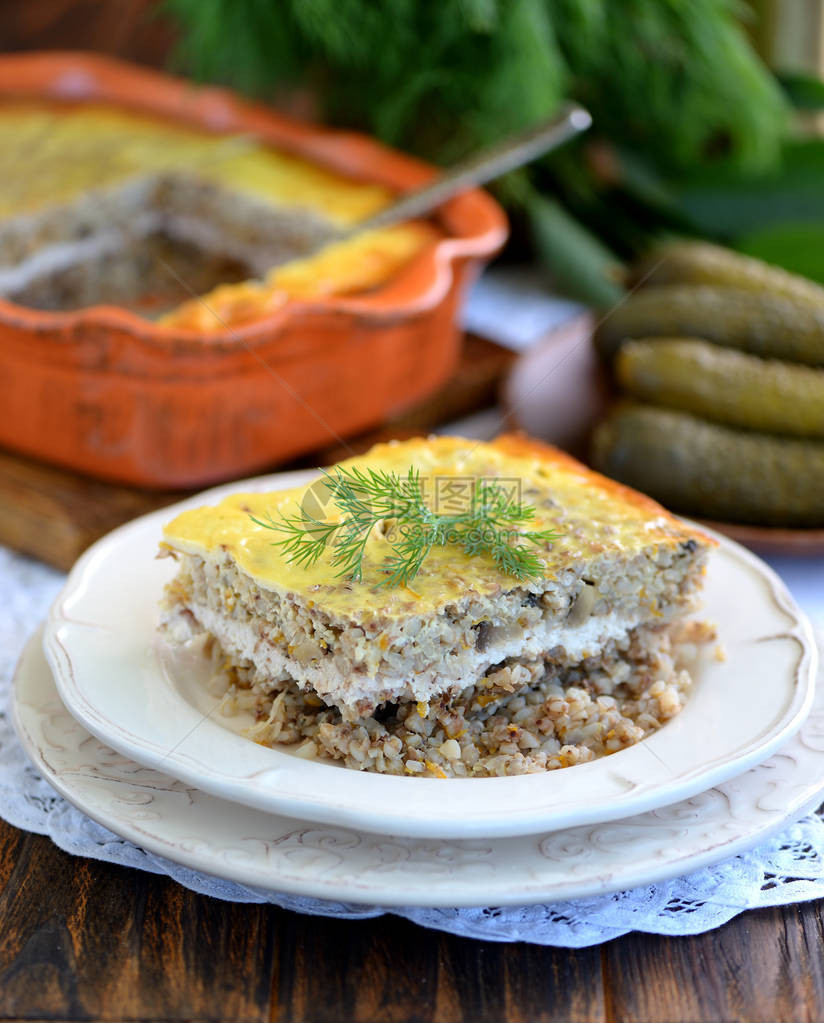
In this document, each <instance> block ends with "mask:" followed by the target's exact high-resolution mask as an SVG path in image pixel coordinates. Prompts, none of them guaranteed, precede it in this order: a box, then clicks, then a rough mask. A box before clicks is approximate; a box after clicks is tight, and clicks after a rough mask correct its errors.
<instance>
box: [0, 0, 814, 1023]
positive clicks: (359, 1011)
mask: <svg viewBox="0 0 824 1023" xmlns="http://www.w3.org/2000/svg"><path fill="white" fill-rule="evenodd" d="M272 2H274V0H272ZM151 7H152V4H151V2H150V0H3V3H2V5H0V40H1V41H2V42H1V43H0V45H2V47H3V48H4V49H5V50H12V49H34V48H66V49H68V48H83V49H98V50H105V51H107V52H110V53H115V54H117V55H118V56H122V57H125V58H130V59H136V60H142V61H145V62H149V63H156V64H157V63H162V62H163V60H164V58H165V53H166V49H167V47H168V44H169V41H170V39H171V33H170V31H169V29H168V26H166V25H164V24H163V22H162V20H159V19H153V18H149V17H148V16H147V15H148V13H149V11H150V9H151ZM14 471H15V472H17V471H18V469H17V468H15V469H14ZM15 479H18V477H17V476H15ZM18 481H19V479H18ZM26 488H27V493H29V494H33V495H34V496H35V497H36V493H37V487H36V484H35V483H33V482H32V481H31V480H30V479H29V478H28V476H27V477H26ZM32 499H34V497H33V498H32ZM823 938H824V935H822V920H821V907H820V904H819V903H813V904H808V905H801V906H790V907H788V908H785V909H775V910H760V911H757V912H751V913H747V914H744V915H743V916H740V917H738V918H737V919H736V920H733V921H731V922H730V923H729V924H727V925H726V926H725V927H722V928H720V929H719V930H718V931H715V932H712V933H709V934H706V935H701V936H698V937H692V938H660V937H654V936H647V935H640V934H631V935H627V936H625V937H623V938H618V939H616V940H613V941H610V942H608V943H606V944H604V945H601V946H599V947H595V948H589V949H583V950H581V951H571V950H565V949H553V948H541V947H539V946H534V945H527V944H518V945H512V944H497V943H493V942H481V941H475V940H471V939H464V938H457V937H452V936H449V935H445V934H441V933H439V932H435V931H427V930H424V929H421V928H418V927H417V926H415V925H413V924H410V923H408V922H406V921H404V920H401V919H398V918H396V917H392V916H387V917H381V918H378V919H374V920H364V921H357V922H352V921H336V920H328V919H324V918H319V917H309V916H300V915H298V914H296V913H291V912H286V911H284V910H281V909H277V908H274V907H271V906H258V905H234V904H229V903H225V902H219V901H217V900H215V899H211V898H206V897H204V896H201V895H196V894H194V893H193V892H190V891H188V890H186V889H184V888H181V887H179V886H178V885H177V884H175V883H174V882H172V881H170V880H169V879H167V878H163V877H156V876H153V875H150V874H144V873H140V872H138V871H135V870H130V869H126V868H122V867H114V866H109V865H106V864H100V863H97V862H93V861H89V860H83V859H78V858H74V857H71V856H68V855H66V854H65V853H63V852H61V851H60V850H59V849H57V848H56V847H55V846H54V845H52V843H51V842H50V841H49V840H48V839H46V838H43V837H41V836H37V835H30V834H26V833H25V832H22V831H18V830H16V829H15V828H12V827H10V826H9V825H7V824H5V823H3V822H2V821H0V1019H3V1020H5V1019H26V1020H28V1019H47V1020H96V1019H103V1020H187V1021H199V1020H226V1021H238V1023H240V1021H247V1020H248V1021H257V1020H260V1021H264V1020H272V1021H287V1020H288V1021H307V1023H308V1021H313V1023H321V1021H328V1023H342V1021H348V1020H357V1021H364V1023H366V1021H376V1023H377V1021H380V1023H395V1021H420V1023H424V1021H429V1020H433V1021H438V1023H451V1021H467V1023H486V1021H506V1023H538V1021H541V1020H561V1021H564V1020H586V1021H590V1020H591V1021H602V1020H603V1021H619V1020H641V1021H653V1020H656V1021H657V1020H660V1021H671V1020H673V1021H674V1020H679V1021H681V1020H683V1021H693V1020H706V1021H708V1023H715V1021H717V1020H759V1021H760V1020H763V1021H765V1023H767V1021H769V1023H772V1021H778V1020H780V1021H784V1020H817V1019H821V1018H824V954H823V952H824V940H822V939H823Z"/></svg>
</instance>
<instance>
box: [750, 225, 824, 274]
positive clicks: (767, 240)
mask: <svg viewBox="0 0 824 1023" xmlns="http://www.w3.org/2000/svg"><path fill="white" fill-rule="evenodd" d="M736 248H737V249H739V250H740V251H741V252H744V253H746V254H747V255H748V256H755V257H756V258H758V259H763V260H764V261H765V262H767V263H774V264H775V265H776V266H783V267H784V269H785V270H790V271H791V272H792V273H797V274H802V275H803V276H804V277H810V278H811V279H812V280H814V281H818V282H819V283H820V284H824V219H821V220H818V221H813V222H804V223H796V224H777V225H776V226H774V227H766V228H764V229H763V230H761V231H753V232H752V233H751V234H748V235H745V236H744V237H742V238H739V239H738V241H737V242H736Z"/></svg>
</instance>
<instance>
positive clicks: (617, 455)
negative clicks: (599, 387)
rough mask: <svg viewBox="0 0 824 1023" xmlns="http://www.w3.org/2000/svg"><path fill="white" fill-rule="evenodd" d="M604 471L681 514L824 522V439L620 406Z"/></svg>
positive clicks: (605, 436) (602, 457)
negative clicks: (774, 434) (748, 429)
mask: <svg viewBox="0 0 824 1023" xmlns="http://www.w3.org/2000/svg"><path fill="white" fill-rule="evenodd" d="M593 461H594V464H595V466H596V468H598V469H600V470H601V472H604V473H606V474H607V475H608V476H613V477H614V478H615V479H618V480H620V481H621V482H622V483H627V484H629V486H632V487H635V488H636V489H638V490H643V491H645V492H646V493H648V494H650V495H651V496H652V497H654V498H656V499H657V500H659V501H661V503H662V504H665V505H667V506H668V507H670V508H672V509H673V510H674V511H680V512H684V513H685V514H690V515H700V516H705V517H707V518H717V519H726V520H727V521H730V522H747V523H758V524H761V525H770V526H782V525H783V526H821V525H824V442H821V441H815V440H797V439H795V438H781V437H771V436H769V435H767V434H762V433H747V432H744V431H741V430H733V429H731V428H729V427H726V426H716V425H715V424H712V423H707V422H705V421H704V420H702V419H698V418H696V417H695V416H691V415H688V414H687V413H686V412H673V411H671V410H669V409H660V408H656V407H654V406H651V405H635V404H625V405H619V406H618V407H616V408H615V409H614V410H613V411H612V413H611V414H610V415H609V416H608V418H607V419H606V420H604V422H602V423H601V424H600V425H599V426H598V428H597V429H596V432H595V438H594V445H593Z"/></svg>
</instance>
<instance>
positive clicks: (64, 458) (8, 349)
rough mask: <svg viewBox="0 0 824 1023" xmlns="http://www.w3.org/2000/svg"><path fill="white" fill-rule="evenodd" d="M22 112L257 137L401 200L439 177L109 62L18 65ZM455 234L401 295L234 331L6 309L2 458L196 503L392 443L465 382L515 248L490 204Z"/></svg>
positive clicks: (9, 70) (0, 379)
mask: <svg viewBox="0 0 824 1023" xmlns="http://www.w3.org/2000/svg"><path fill="white" fill-rule="evenodd" d="M18 99H25V100H36V101H46V102H49V103H54V102H58V103H59V102H70V103H72V104H77V103H85V102H91V103H105V104H108V105H112V106H115V107H119V108H122V109H124V110H128V111H131V112H138V113H142V114H148V115H151V116H155V117H161V118H163V119H164V120H166V121H172V122H175V123H179V124H184V125H190V126H197V127H199V128H201V129H206V130H208V131H211V132H215V133H220V134H222V133H227V134H236V133H244V134H250V135H253V136H254V137H255V138H258V139H260V140H261V141H262V142H264V143H266V144H270V145H273V146H274V147H276V148H278V149H280V150H283V151H285V152H287V153H293V154H296V155H298V156H300V157H302V158H304V159H309V160H311V161H312V162H315V163H317V164H320V165H321V166H324V167H326V168H329V169H332V170H334V171H336V172H338V173H342V174H345V175H347V176H349V177H352V178H355V179H360V180H363V181H368V182H372V183H376V184H380V185H382V186H384V187H387V188H390V189H392V190H393V191H398V192H403V191H405V190H408V189H411V188H414V187H416V186H418V185H420V184H422V183H423V182H425V181H426V180H427V179H428V178H430V177H431V176H432V175H433V173H434V170H433V168H431V167H429V166H427V165H425V164H422V163H420V162H419V161H417V160H414V159H412V158H410V157H408V156H405V155H402V154H401V153H398V152H395V151H393V150H390V149H387V148H386V147H384V146H382V145H380V144H379V143H377V142H376V141H374V140H373V139H370V138H367V137H365V136H362V135H357V134H351V133H343V132H336V131H330V130H327V129H322V128H318V127H315V126H312V125H308V124H303V123H298V122H295V121H292V120H289V119H287V118H285V117H282V116H280V115H277V114H274V113H273V112H272V111H270V110H268V109H266V108H264V107H262V106H260V105H256V104H252V103H249V102H245V101H243V100H241V99H240V98H238V97H237V96H235V95H234V94H232V93H231V92H229V91H226V90H223V89H216V88H200V87H195V86H194V85H192V84H191V83H190V82H187V81H184V80H180V79H176V78H173V77H170V76H167V75H164V74H160V73H157V72H154V71H149V70H146V69H143V68H140V67H137V66H133V65H130V64H126V63H122V62H119V61H115V60H111V59H108V58H103V57H98V56H92V55H86V54H74V53H40V54H26V55H14V56H7V57H2V58H0V101H3V100H18ZM438 226H439V227H440V229H441V231H442V232H443V233H442V235H441V236H440V237H439V238H438V239H437V240H435V241H432V242H431V243H429V244H427V245H426V246H425V247H424V248H423V249H422V250H421V251H420V252H419V253H418V254H417V255H416V256H414V257H413V258H412V259H411V260H410V261H409V263H408V264H406V265H405V266H403V267H402V269H401V270H400V271H399V272H398V273H397V274H396V275H395V276H394V277H392V278H391V279H390V280H389V281H388V282H387V283H385V284H384V285H382V286H379V287H377V288H376V289H374V290H372V291H369V292H368V293H363V294H361V295H348V296H334V297H324V298H322V299H318V300H312V301H297V300H295V301H290V302H288V303H287V304H286V305H285V306H283V307H282V308H280V309H278V310H277V311H275V312H273V313H272V314H271V315H268V316H267V317H266V318H265V319H263V320H259V321H257V322H255V323H251V324H247V325H245V326H242V327H238V328H236V329H234V330H231V331H229V330H226V331H223V332H211V333H209V334H199V333H196V332H194V331H192V330H185V329H180V328H171V327H162V326H159V325H158V324H156V323H153V322H152V321H150V320H147V319H144V318H142V317H141V316H138V315H136V314H134V313H132V312H130V311H129V310H128V309H125V308H118V307H116V306H110V305H109V306H103V305H96V306H91V307H87V308H82V309H78V310H75V311H70V312H55V311H43V310H38V309H33V308H26V307H24V306H22V305H18V304H15V303H13V302H10V301H7V300H5V299H0V399H2V409H3V412H2V415H0V445H3V446H6V447H8V448H11V449H14V450H17V451H20V452H25V453H27V454H30V455H33V456H36V457H38V458H41V459H44V460H46V461H49V462H53V463H57V464H59V465H63V466H67V467H70V468H72V469H76V470H79V471H81V472H84V473H88V474H91V475H94V476H98V477H101V478H104V479H110V480H117V481H122V482H127V483H132V484H137V485H141V486H147V487H188V486H198V485H201V484H205V483H210V482H214V481H217V480H222V479H227V478H231V477H236V476H241V475H244V474H248V473H250V472H253V471H255V470H258V469H262V468H265V467H266V466H269V465H273V464H275V463H276V462H278V461H283V460H285V459H287V458H290V457H293V456H296V455H299V454H301V453H305V452H309V451H311V450H312V449H314V448H318V447H320V446H323V445H326V444H329V443H330V442H335V441H339V440H340V439H341V438H345V437H347V436H351V435H352V434H354V433H356V432H357V431H359V430H363V429H366V428H369V427H371V426H374V425H376V424H378V423H379V422H381V421H382V420H384V419H386V418H387V417H388V416H390V415H392V414H393V413H395V412H397V411H399V410H401V409H402V408H404V407H406V406H409V405H411V404H413V403H414V402H416V401H418V400H420V399H421V398H423V397H424V396H426V395H427V394H429V393H431V392H432V391H433V390H435V389H436V388H437V387H438V386H440V385H441V384H443V383H444V382H445V381H446V380H447V378H448V377H449V375H450V372H451V371H452V370H453V368H454V366H455V363H456V358H457V354H458V347H459V333H458V329H457V325H456V315H457V311H458V306H459V302H460V300H461V297H462V295H463V293H464V292H465V290H466V287H467V284H468V283H469V282H470V281H471V279H472V278H473V277H474V276H475V275H476V273H477V272H478V271H479V269H480V267H481V266H482V264H483V261H484V260H485V259H486V258H488V257H490V256H491V255H492V254H493V253H494V252H495V251H496V250H497V249H498V248H499V247H500V246H501V245H502V244H503V242H504V241H505V239H506V233H507V227H506V219H505V216H504V214H503V212H502V210H501V209H500V207H499V206H498V205H497V204H496V203H495V201H494V200H493V199H492V198H491V197H490V196H489V195H487V194H486V193H484V192H482V191H479V190H474V191H470V192H467V193H465V194H463V195H461V196H459V197H458V198H456V199H453V200H452V201H450V202H449V203H447V204H446V205H445V206H444V207H443V208H442V209H441V210H440V211H439V216H438Z"/></svg>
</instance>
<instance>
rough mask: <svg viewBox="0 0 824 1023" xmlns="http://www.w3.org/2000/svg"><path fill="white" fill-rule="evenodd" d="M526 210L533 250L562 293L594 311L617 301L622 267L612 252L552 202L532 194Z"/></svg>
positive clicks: (620, 292) (623, 290) (621, 291)
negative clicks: (590, 306) (584, 303)
mask: <svg viewBox="0 0 824 1023" xmlns="http://www.w3.org/2000/svg"><path fill="white" fill-rule="evenodd" d="M526 209H527V215H528V216H529V221H530V227H531V230H532V237H533V240H534V243H535V248H536V250H537V252H538V255H539V257H540V259H541V261H542V262H543V264H544V265H545V266H546V268H547V269H548V270H549V271H550V273H551V274H552V277H553V279H554V282H555V283H556V284H557V286H558V288H559V289H560V290H561V291H563V292H564V293H565V294H567V295H569V296H570V297H572V298H577V299H579V300H580V301H582V302H586V303H587V304H588V305H592V306H595V307H596V308H605V309H606V308H609V307H610V306H612V305H614V304H615V303H616V302H617V301H619V299H620V298H621V296H622V295H623V294H624V293H625V289H624V288H623V287H622V286H621V285H620V284H619V283H618V281H619V280H620V279H621V277H622V275H623V272H624V266H623V264H622V263H621V262H620V261H619V260H618V258H617V257H616V256H615V254H614V253H613V252H611V251H610V250H609V249H608V248H607V247H606V246H605V245H604V244H603V243H602V242H601V241H599V240H598V238H596V237H595V235H594V234H591V233H590V232H589V231H587V229H586V228H585V227H584V226H583V225H582V224H580V223H579V222H578V221H577V220H574V219H573V218H572V217H571V216H570V214H569V213H568V212H567V211H566V210H565V209H564V208H563V206H561V205H560V203H558V202H556V201H555V200H554V199H549V198H547V197H546V196H543V195H539V194H537V193H535V194H533V195H532V196H531V197H530V199H529V201H528V202H527V207H526Z"/></svg>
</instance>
